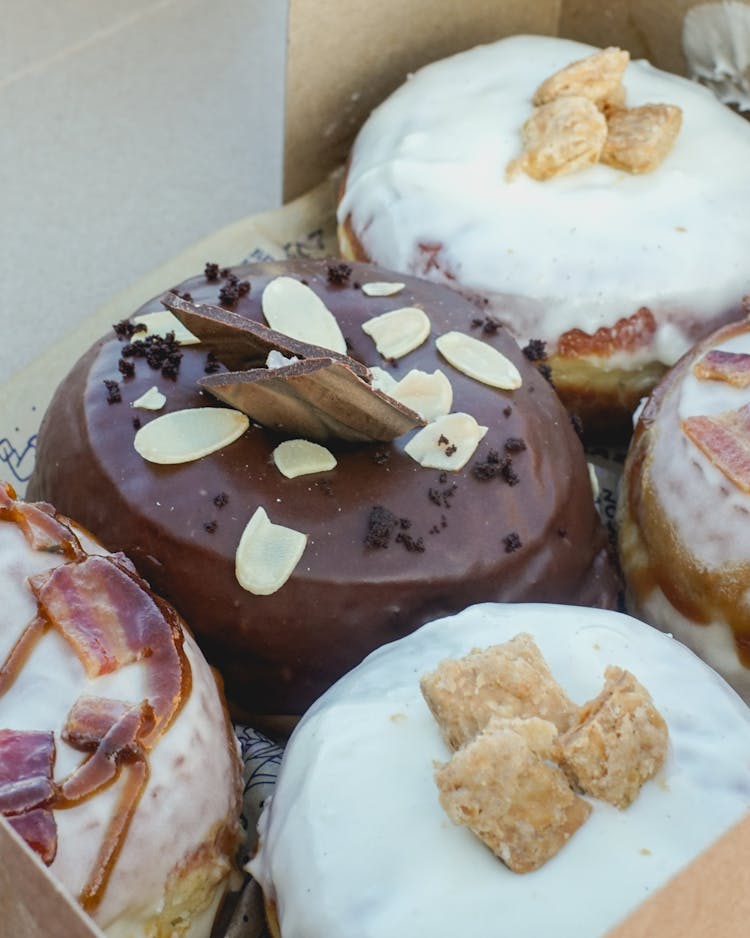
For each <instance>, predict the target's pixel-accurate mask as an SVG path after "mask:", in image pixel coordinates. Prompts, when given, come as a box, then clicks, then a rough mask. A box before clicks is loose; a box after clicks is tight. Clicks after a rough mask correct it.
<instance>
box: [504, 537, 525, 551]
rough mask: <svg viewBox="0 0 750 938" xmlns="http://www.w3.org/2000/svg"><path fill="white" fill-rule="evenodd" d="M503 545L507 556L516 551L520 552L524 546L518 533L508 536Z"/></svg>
mask: <svg viewBox="0 0 750 938" xmlns="http://www.w3.org/2000/svg"><path fill="white" fill-rule="evenodd" d="M503 544H504V545H505V553H506V554H512V553H513V552H514V551H516V550H520V549H521V547H522V546H523V545H522V544H521V538H520V537H519V536H518V532H517V531H511V532H510V534H507V535H506V536H505V537H504V538H503Z"/></svg>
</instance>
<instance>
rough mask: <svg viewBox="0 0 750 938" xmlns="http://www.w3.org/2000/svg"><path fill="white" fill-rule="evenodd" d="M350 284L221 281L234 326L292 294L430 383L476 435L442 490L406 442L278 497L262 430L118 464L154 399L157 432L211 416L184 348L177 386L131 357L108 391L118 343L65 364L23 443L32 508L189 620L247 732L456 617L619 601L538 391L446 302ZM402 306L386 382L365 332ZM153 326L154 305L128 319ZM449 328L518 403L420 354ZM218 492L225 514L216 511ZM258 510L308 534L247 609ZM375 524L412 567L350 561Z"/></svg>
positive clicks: (370, 556) (468, 312)
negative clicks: (422, 323) (509, 471)
mask: <svg viewBox="0 0 750 938" xmlns="http://www.w3.org/2000/svg"><path fill="white" fill-rule="evenodd" d="M352 267H353V272H352V274H351V277H350V279H349V281H348V282H347V283H346V284H344V285H335V284H332V283H330V282H329V280H328V278H327V270H328V264H327V262H318V261H306V260H296V261H291V262H268V263H263V264H257V265H251V266H248V267H242V268H236V269H235V270H234V273H235V274H236V275H237V276H238V277H239V278H240V279H245V278H249V279H250V281H251V284H252V288H251V290H250V293H249V294H248V295H246V296H244V297H241V298H240V299H239V300H238V301H237V303H236V304H235V305H234V306H233V307H232V309H233V310H234V311H235V312H237V313H239V314H241V315H243V316H246V317H248V318H252V319H256V320H258V321H261V322H263V321H264V320H263V316H262V313H261V306H260V302H261V296H262V293H263V289H264V287H265V285H266V284H267V283H268V281H269V280H271V279H273V278H274V277H277V276H280V275H288V276H295V277H297V278H298V279H302V280H304V281H306V282H307V283H308V285H309V286H310V287H311V288H312V289H313V290H315V291H316V292H317V293H319V294H320V295H321V296H322V297H323V298H324V300H325V302H326V304H327V306H328V308H329V309H331V311H332V312H333V313H334V314H335V315H336V317H337V318H338V320H339V323H340V325H341V328H342V331H343V334H344V337H345V338H346V340H347V342H348V343H349V348H350V354H351V355H352V356H353V357H354V358H356V359H358V360H360V361H362V362H364V363H366V364H368V365H376V364H377V365H379V366H381V367H384V368H387V369H389V370H390V371H391V372H392V374H393V376H394V377H395V378H397V379H398V378H400V377H402V376H403V375H405V374H406V373H407V372H408V371H409V370H410V369H412V368H420V369H422V370H424V371H428V372H432V371H434V370H435V369H436V368H440V369H442V370H443V372H444V373H445V374H446V375H447V376H448V377H449V379H450V381H451V384H452V386H453V392H454V399H453V408H452V409H453V411H464V412H466V413H469V414H472V415H473V416H474V417H475V418H476V420H477V421H478V423H479V424H481V425H484V426H487V427H488V428H489V429H488V432H487V435H486V436H485V438H484V439H483V440H482V441H481V443H480V444H479V447H478V449H477V451H476V453H475V455H474V457H473V459H471V460H470V461H469V463H468V464H467V465H466V466H465V467H464V469H463V470H461V471H459V472H449V473H447V474H445V475H442V476H441V473H440V472H439V471H437V470H434V469H425V468H422V467H421V466H420V465H419V464H417V463H416V462H414V460H412V459H411V458H410V457H409V456H407V455H406V454H405V453H404V452H403V449H404V444H405V443H406V442H407V441H408V439H409V438H410V436H411V434H407V435H406V436H404V437H400V438H399V439H397V440H396V441H395V442H394V443H392V444H384V443H373V444H364V445H358V446H352V445H349V446H340V447H336V446H335V445H331V446H330V447H329V448H331V449H333V450H334V451H335V455H336V458H337V460H338V465H337V467H336V468H335V469H333V470H332V471H330V472H325V473H319V474H317V475H308V476H300V477H298V478H296V479H287V478H285V477H284V476H282V475H281V473H280V472H279V471H278V470H277V469H276V468H275V466H274V465H273V463H272V461H271V453H272V450H273V449H274V447H275V446H276V445H277V444H278V442H279V438H278V437H276V436H274V435H273V434H270V433H269V432H267V431H266V430H264V429H262V428H260V427H258V426H251V428H250V429H249V430H248V432H247V433H246V434H245V435H244V436H243V437H242V438H241V439H240V440H238V441H237V442H235V443H233V444H231V445H230V446H228V447H226V448H225V449H223V450H221V451H220V452H218V453H215V454H214V455H212V456H209V457H206V458H203V459H200V460H197V461H195V462H192V463H186V464H182V465H176V466H160V465H154V464H152V463H148V462H146V461H144V460H143V459H142V458H141V457H140V456H139V455H138V454H137V453H136V452H135V450H134V448H133V437H134V435H135V429H134V427H133V417H134V416H136V415H137V416H138V417H139V418H140V420H141V421H142V422H143V423H144V424H145V423H146V422H147V421H149V420H151V419H153V418H154V417H155V416H157V415H158V414H154V413H153V412H150V411H144V410H134V409H132V408H131V407H130V406H129V404H130V402H131V401H134V400H136V399H137V398H138V397H139V396H140V395H141V394H143V393H144V391H146V390H147V389H148V388H150V387H151V386H152V385H156V386H157V387H158V388H159V389H160V390H161V391H162V392H163V393H164V394H165V395H166V397H167V403H166V406H165V407H164V409H163V410H162V411H160V412H159V414H162V413H166V412H169V411H173V410H180V409H182V408H186V407H210V406H214V405H215V404H217V403H218V402H216V401H214V400H213V399H212V398H211V397H210V396H209V395H208V394H207V393H202V392H200V391H199V390H198V388H197V385H196V381H197V380H198V379H199V378H200V377H202V376H203V375H204V368H205V363H206V353H207V351H208V350H207V348H206V347H205V346H202V345H198V346H185V347H183V349H182V351H183V359H182V364H181V367H180V371H179V375H178V377H177V379H176V381H175V380H170V379H168V378H164V377H162V375H161V374H160V373H159V372H158V371H155V370H153V369H152V368H150V367H149V366H148V364H147V363H146V361H145V360H144V359H142V358H141V359H134V361H135V362H136V373H135V376H134V377H132V378H126V379H123V378H122V376H121V375H120V374H119V372H118V359H119V358H120V355H121V350H122V342H121V341H119V340H118V339H117V338H116V337H115V336H114V334H112V335H110V336H108V337H105V338H104V339H102V340H101V341H100V342H98V343H97V344H96V345H95V346H94V347H93V348H92V349H91V350H90V351H89V352H87V353H86V355H84V357H83V358H82V359H81V360H80V361H79V362H78V364H77V365H75V367H74V368H73V370H72V371H71V373H70V374H69V376H68V377H67V378H66V379H65V380H64V381H63V383H62V384H61V386H60V388H59V389H58V391H57V393H56V395H55V397H54V399H53V401H52V403H51V405H50V407H49V409H48V411H47V414H46V416H45V419H44V422H43V425H42V428H41V430H40V433H39V439H38V449H37V463H36V470H35V473H34V476H33V478H32V481H31V483H30V486H29V495H30V497H33V498H36V499H46V500H49V501H51V502H53V503H54V504H56V505H57V507H58V509H59V510H60V511H62V512H63V513H65V514H68V515H70V516H71V517H74V518H76V520H77V521H78V522H79V523H80V524H82V525H84V526H86V527H87V528H89V529H90V530H91V531H92V532H94V533H95V534H96V535H97V536H98V537H99V538H100V539H101V540H102V541H103V542H104V544H105V545H106V546H107V547H108V548H109V549H111V550H123V551H125V552H126V553H127V554H128V555H129V556H130V557H131V559H132V560H133V562H134V563H135V564H136V566H137V567H138V569H139V571H140V572H141V574H142V575H143V576H144V577H146V578H147V579H148V580H149V581H150V583H151V584H152V586H153V587H154V589H156V590H157V591H158V592H159V593H161V594H162V595H163V596H165V598H167V599H168V600H169V601H170V602H172V603H173V604H174V605H175V606H176V607H177V609H178V610H179V611H180V613H181V614H182V615H183V617H184V618H185V619H186V620H187V622H188V623H189V624H190V626H191V627H192V629H193V630H194V632H195V634H196V636H197V637H198V639H199V641H200V643H201V645H202V647H203V650H204V652H205V653H206V655H207V657H208V658H209V660H210V661H211V662H212V663H213V664H215V665H216V666H217V667H218V668H219V669H220V670H221V672H222V674H223V676H224V680H225V683H226V688H227V693H228V696H229V698H230V700H231V701H233V702H234V703H235V704H236V705H238V706H239V707H240V708H242V709H243V710H244V711H246V712H249V713H255V714H262V713H266V714H296V713H301V712H302V711H303V710H304V709H305V708H306V707H307V706H308V705H309V704H310V703H312V701H313V700H314V699H315V698H316V697H317V696H318V695H319V694H320V693H321V692H322V691H323V690H325V689H326V687H328V686H329V684H331V683H332V682H333V681H334V680H335V679H336V678H337V677H339V676H340V675H341V674H343V673H344V672H345V671H347V670H349V669H350V668H351V667H352V666H354V665H355V664H357V663H358V662H359V661H360V660H361V659H362V658H363V657H364V656H365V655H366V654H367V653H368V652H370V651H372V650H373V649H374V648H376V647H378V646H379V645H382V644H384V643H385V642H389V641H392V640H394V639H396V638H399V637H400V636H402V635H404V634H406V633H408V632H411V631H413V630H414V629H416V628H417V627H418V626H419V625H421V624H423V623H424V622H426V621H428V620H430V619H434V618H436V617H439V616H443V615H447V614H450V613H453V612H456V611H457V610H460V609H462V608H464V607H465V606H467V605H470V604H471V603H475V602H484V601H508V602H523V601H531V600H534V601H542V602H567V603H575V604H581V605H598V606H612V605H613V604H614V601H615V595H616V590H617V578H616V576H615V574H614V572H613V570H612V567H611V564H610V561H609V558H608V553H607V548H606V536H605V534H604V531H603V529H602V527H601V525H600V523H599V520H598V518H597V516H596V513H595V511H594V507H593V504H592V499H591V486H590V483H589V477H588V472H587V468H586V462H585V458H584V454H583V450H582V448H581V445H580V442H579V440H578V438H577V437H576V435H575V433H574V431H573V429H572V427H571V425H570V421H569V419H568V416H567V414H566V413H565V411H564V410H563V408H562V406H561V404H560V403H559V401H558V399H557V397H556V395H555V394H554V392H553V391H552V389H551V387H550V386H549V384H548V383H547V381H545V379H544V378H543V377H542V376H541V375H540V374H539V373H538V372H537V371H536V369H535V368H534V367H533V366H532V365H531V364H530V363H529V362H528V361H527V360H526V359H525V357H524V356H523V354H522V353H521V352H520V350H519V349H518V347H517V346H516V344H515V343H514V342H513V340H512V339H511V338H510V337H509V336H508V335H507V334H506V333H505V332H504V331H503V330H499V331H496V332H494V333H492V334H487V335H482V331H481V328H478V327H477V326H476V325H475V324H474V325H473V323H475V321H476V320H477V319H478V318H481V314H478V313H477V309H476V308H475V307H474V306H472V305H471V304H470V303H468V302H467V301H466V300H464V299H462V298H461V297H460V296H458V295H457V294H455V293H454V292H453V291H451V290H450V289H447V288H445V287H442V286H439V285H436V284H430V283H427V282H424V281H421V280H417V279H414V278H408V277H403V276H397V275H395V274H392V273H389V272H386V271H383V270H380V269H378V268H374V267H371V266H369V265H364V264H354V265H352ZM376 280H377V281H383V280H385V281H396V280H398V281H400V282H405V283H406V287H405V289H404V290H403V291H401V292H400V293H399V294H398V295H397V296H391V297H368V296H366V295H364V294H363V293H362V292H361V290H360V289H359V286H358V285H359V284H361V283H366V282H369V281H376ZM223 282H225V281H222V280H219V281H207V280H206V278H205V277H203V276H200V277H196V278H193V279H192V280H189V281H187V282H186V283H184V284H183V285H181V286H180V287H179V291H180V292H183V291H189V292H190V294H191V295H192V297H193V300H194V301H195V302H196V303H201V302H202V303H210V304H214V305H218V304H219V298H218V295H219V290H220V288H221V286H222V283H223ZM412 305H416V306H420V307H423V308H424V309H425V310H426V311H427V313H428V315H429V316H430V318H431V320H432V333H431V335H430V337H429V338H428V339H427V341H426V342H425V343H424V344H423V345H422V346H420V347H419V348H418V349H416V350H415V351H413V352H411V353H409V354H408V355H406V356H404V357H403V358H401V359H399V360H398V361H397V362H393V363H386V362H385V361H383V360H382V359H381V357H380V356H379V354H378V353H377V351H376V349H375V345H374V343H373V341H372V339H371V338H370V337H369V336H367V335H366V334H365V333H364V332H363V331H362V329H361V324H362V323H363V322H364V321H365V320H366V319H369V318H371V317H372V316H376V315H378V314H380V313H383V312H386V311H389V310H393V309H397V308H399V307H403V306H412ZM159 308H160V304H159V300H158V298H157V299H154V300H153V301H152V302H150V303H148V304H146V306H144V307H143V308H142V309H141V310H139V312H149V311H153V310H157V309H159ZM454 329H455V330H460V331H463V332H466V333H469V334H471V335H474V336H478V337H482V338H484V339H485V340H486V341H487V342H489V343H490V344H491V345H493V346H495V347H496V348H498V349H500V350H501V351H502V352H503V353H504V354H505V355H506V356H507V357H508V358H510V359H511V360H512V361H513V362H514V363H515V364H516V366H517V367H518V368H519V370H520V372H521V374H522V376H523V385H522V387H521V388H520V389H519V390H517V391H500V390H496V389H493V388H490V387H487V386H486V385H483V384H480V383H479V382H477V381H474V380H472V379H471V378H468V377H466V376H465V375H463V374H461V373H460V372H458V371H456V370H455V369H454V368H452V367H451V366H450V365H448V363H447V362H445V361H444V360H443V359H442V358H441V357H440V355H439V354H438V352H437V350H436V348H435V344H434V339H435V338H436V337H437V336H439V335H440V334H442V333H444V332H447V331H449V330H454ZM106 380H118V381H119V382H120V389H121V393H122V401H121V402H120V403H113V404H109V403H108V402H107V392H106V388H105V385H104V383H103V382H104V381H106ZM509 438H521V439H523V441H524V443H525V446H526V448H525V450H523V451H522V452H518V453H515V454H513V457H512V458H513V468H514V471H515V472H516V473H517V475H518V483H517V484H515V485H509V484H508V483H507V482H506V481H504V480H503V479H501V478H499V477H497V478H492V479H488V480H481V479H479V478H477V477H476V476H475V475H474V474H473V472H472V467H473V466H474V465H475V464H476V463H478V462H481V461H483V460H485V459H486V457H487V454H488V453H489V452H490V450H496V451H497V452H498V453H499V454H500V455H502V454H503V452H504V446H505V442H506V440H508V439H509ZM454 486H455V488H454ZM221 493H225V494H226V496H227V503H226V504H225V505H223V506H222V507H217V505H216V504H215V503H214V499H215V498H216V497H217V496H219V495H220V494H221ZM259 505H262V506H263V507H264V508H265V509H266V511H267V512H268V515H269V518H270V519H271V521H273V522H274V523H276V524H282V525H286V526H288V527H291V528H294V529H296V530H298V531H302V532H304V533H305V534H307V535H308V543H307V547H306V549H305V552H304V554H303V556H302V559H301V561H300V563H299V564H298V566H297V568H296V570H295V571H294V573H293V575H292V577H291V578H290V579H289V580H288V581H287V583H286V584H285V585H284V586H283V587H281V589H279V590H278V591H277V592H276V593H274V594H272V595H270V596H254V595H252V594H250V593H248V592H246V591H245V590H243V589H242V588H241V587H240V585H239V584H238V582H237V580H236V578H235V571H234V565H235V551H236V548H237V544H238V543H239V540H240V536H241V534H242V531H243V530H244V528H245V525H246V524H247V522H248V520H249V519H250V517H251V515H252V514H253V513H254V511H255V510H256V508H257V507H258V506H259ZM375 506H383V507H384V508H386V509H388V510H389V511H390V512H392V513H393V514H394V515H395V516H396V517H397V518H399V519H402V518H403V519H406V524H408V528H404V529H403V530H404V531H405V533H406V534H408V535H409V537H410V538H412V539H413V540H416V539H418V538H422V540H423V543H424V550H423V551H417V550H408V549H407V548H406V546H405V545H404V544H403V543H399V542H396V541H395V539H394V537H391V540H390V544H389V546H388V547H387V548H385V547H368V546H366V544H365V537H366V535H367V532H368V518H369V515H370V512H371V510H372V508H373V507H375ZM213 522H215V529H214V530H211V529H212V528H213V527H214V525H213V524H212V523H213ZM206 526H208V528H207V527H206ZM394 533H395V532H394ZM514 533H515V534H516V535H517V536H518V540H519V541H520V547H518V548H517V549H515V550H512V551H508V549H507V547H506V543H505V539H506V538H507V537H508V535H511V534H514Z"/></svg>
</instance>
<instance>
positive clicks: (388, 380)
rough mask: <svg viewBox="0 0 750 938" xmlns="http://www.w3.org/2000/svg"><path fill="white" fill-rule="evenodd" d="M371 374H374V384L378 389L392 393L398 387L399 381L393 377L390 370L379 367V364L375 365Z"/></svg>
mask: <svg viewBox="0 0 750 938" xmlns="http://www.w3.org/2000/svg"><path fill="white" fill-rule="evenodd" d="M370 374H371V375H372V386H373V387H374V388H375V389H376V390H378V391H382V392H383V393H384V394H389V395H390V396H391V397H393V394H391V391H393V389H394V388H395V387H396V385H397V384H398V381H396V379H395V378H394V377H393V375H392V374H391V373H390V371H386V370H385V368H378V366H377V365H373V367H372V368H371V369H370Z"/></svg>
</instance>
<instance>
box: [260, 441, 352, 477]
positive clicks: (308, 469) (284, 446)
mask: <svg viewBox="0 0 750 938" xmlns="http://www.w3.org/2000/svg"><path fill="white" fill-rule="evenodd" d="M271 456H272V457H273V461H274V464H275V466H276V468H277V469H278V470H279V472H280V473H281V474H282V475H283V476H286V477H287V479H296V478H297V476H304V475H309V474H310V473H312V472H327V471H328V470H329V469H335V468H336V457H335V456H334V455H333V453H332V452H331V451H330V450H328V449H326V448H325V446H321V445H320V444H319V443H311V442H310V440H285V441H284V442H283V443H280V444H279V445H278V446H277V447H276V449H275V450H274V451H273V453H271Z"/></svg>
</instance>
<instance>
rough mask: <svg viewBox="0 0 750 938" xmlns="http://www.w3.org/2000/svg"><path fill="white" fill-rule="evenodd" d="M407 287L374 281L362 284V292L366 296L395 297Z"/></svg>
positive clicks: (401, 284) (402, 284) (403, 284)
mask: <svg viewBox="0 0 750 938" xmlns="http://www.w3.org/2000/svg"><path fill="white" fill-rule="evenodd" d="M405 286H406V284H405V283H387V282H386V281H384V280H373V282H372V283H363V284H362V292H363V293H364V294H365V296H395V295H396V294H397V293H400V292H401V291H402V290H403V289H404V287H405Z"/></svg>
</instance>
